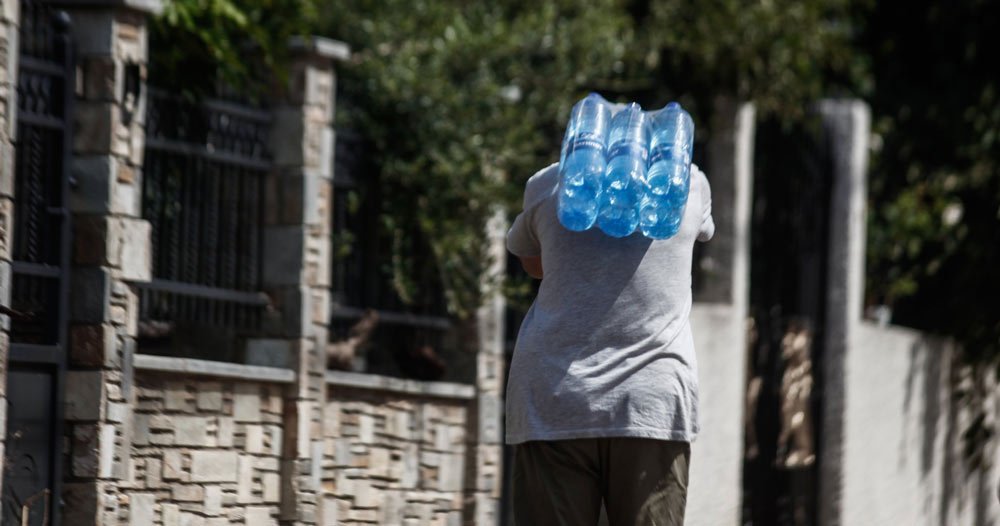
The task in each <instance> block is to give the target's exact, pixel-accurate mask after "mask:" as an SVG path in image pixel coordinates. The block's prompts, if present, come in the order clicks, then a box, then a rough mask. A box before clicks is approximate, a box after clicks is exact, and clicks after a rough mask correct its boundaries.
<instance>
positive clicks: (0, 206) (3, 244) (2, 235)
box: [0, 0, 20, 493]
mask: <svg viewBox="0 0 1000 526" xmlns="http://www.w3.org/2000/svg"><path fill="white" fill-rule="evenodd" d="M19 12H20V2H19V0H0V305H3V306H8V305H10V288H11V281H10V280H11V248H10V247H11V242H12V237H13V233H14V228H13V221H14V134H15V130H16V129H17V117H16V115H15V113H16V108H17V100H16V99H17V55H18V39H17V35H18V21H19V18H20V16H19ZM9 329H10V320H9V318H8V317H7V315H6V314H0V473H3V469H4V458H5V453H6V451H5V450H4V446H5V444H4V440H5V439H6V437H7V396H6V393H7V356H8V352H9V350H10V334H9ZM2 479H3V478H2V477H0V483H2V481H3V480H2ZM2 491H3V487H2V486H0V493H2Z"/></svg>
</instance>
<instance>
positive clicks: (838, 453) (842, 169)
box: [818, 100, 871, 526]
mask: <svg viewBox="0 0 1000 526" xmlns="http://www.w3.org/2000/svg"><path fill="white" fill-rule="evenodd" d="M818 110H819V114H820V117H821V118H822V121H823V128H824V130H825V132H826V137H827V141H828V144H829V148H830V153H831V159H832V163H833V166H832V174H833V176H832V182H833V184H832V192H831V193H832V195H831V196H830V238H829V255H828V258H829V259H828V261H827V279H826V286H827V301H826V324H825V327H826V328H825V339H824V342H823V345H824V349H823V351H824V359H823V365H822V368H821V369H820V370H821V371H822V372H823V380H822V383H821V384H820V385H822V386H823V409H822V413H823V414H822V427H821V428H820V429H821V430H822V436H823V439H822V440H820V447H821V449H820V452H819V453H820V454H819V461H820V465H819V476H820V481H819V495H820V499H819V523H820V525H821V526H836V525H838V524H840V523H841V517H840V508H841V493H842V491H841V490H842V487H841V484H842V479H843V466H842V461H843V440H844V425H843V424H844V412H845V409H846V408H845V406H844V403H845V400H846V394H847V393H846V392H845V389H844V379H845V374H846V371H845V368H844V364H845V359H846V356H847V352H848V350H849V345H850V342H851V338H852V337H853V335H854V333H855V332H856V330H857V326H858V323H859V322H860V321H861V311H862V301H863V297H864V287H865V284H864V273H865V235H866V227H865V214H866V210H865V203H866V200H867V197H868V178H867V174H868V141H869V138H870V134H871V111H870V110H869V108H868V106H867V105H866V104H865V103H864V102H861V101H858V100H825V101H822V102H821V103H819V105H818Z"/></svg>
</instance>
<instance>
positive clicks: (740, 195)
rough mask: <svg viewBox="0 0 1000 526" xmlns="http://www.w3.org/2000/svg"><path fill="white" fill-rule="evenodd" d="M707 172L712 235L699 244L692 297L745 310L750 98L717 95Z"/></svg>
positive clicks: (750, 192) (751, 136)
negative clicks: (698, 273) (699, 279)
mask: <svg viewBox="0 0 1000 526" xmlns="http://www.w3.org/2000/svg"><path fill="white" fill-rule="evenodd" d="M713 109H714V112H713V114H712V123H711V133H712V135H711V139H710V140H709V143H708V166H707V167H705V170H704V171H705V173H706V174H707V175H708V180H709V183H710V184H711V186H712V216H713V219H714V220H715V227H716V228H715V236H714V237H713V238H712V241H711V242H710V243H706V244H705V245H703V246H702V247H701V248H702V259H701V262H700V265H701V269H700V270H701V271H702V273H703V275H704V279H703V280H702V283H699V285H698V290H697V291H696V296H695V300H696V301H701V302H707V303H729V304H732V305H735V306H738V307H741V308H742V309H743V312H744V314H745V313H746V306H747V304H748V302H749V298H750V288H749V272H750V208H751V200H752V195H753V150H754V132H755V130H756V127H757V122H756V114H757V111H756V108H755V107H754V105H753V103H749V102H738V101H736V100H734V99H731V98H726V97H720V98H718V99H716V101H715V106H714V108H713Z"/></svg>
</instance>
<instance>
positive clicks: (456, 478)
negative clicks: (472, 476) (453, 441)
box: [438, 454, 465, 491]
mask: <svg viewBox="0 0 1000 526" xmlns="http://www.w3.org/2000/svg"><path fill="white" fill-rule="evenodd" d="M464 482H465V455H461V454H457V455H456V454H447V455H442V456H441V466H440V469H439V470H438V489H439V490H441V491H462V488H463V486H464Z"/></svg>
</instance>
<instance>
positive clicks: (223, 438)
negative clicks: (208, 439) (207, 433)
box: [216, 416, 236, 448]
mask: <svg viewBox="0 0 1000 526" xmlns="http://www.w3.org/2000/svg"><path fill="white" fill-rule="evenodd" d="M235 428H236V423H235V422H234V421H233V419H232V418H231V417H228V416H220V417H219V422H218V431H217V439H216V443H217V444H218V446H219V447H221V448H229V447H233V434H234V433H235Z"/></svg>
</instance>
